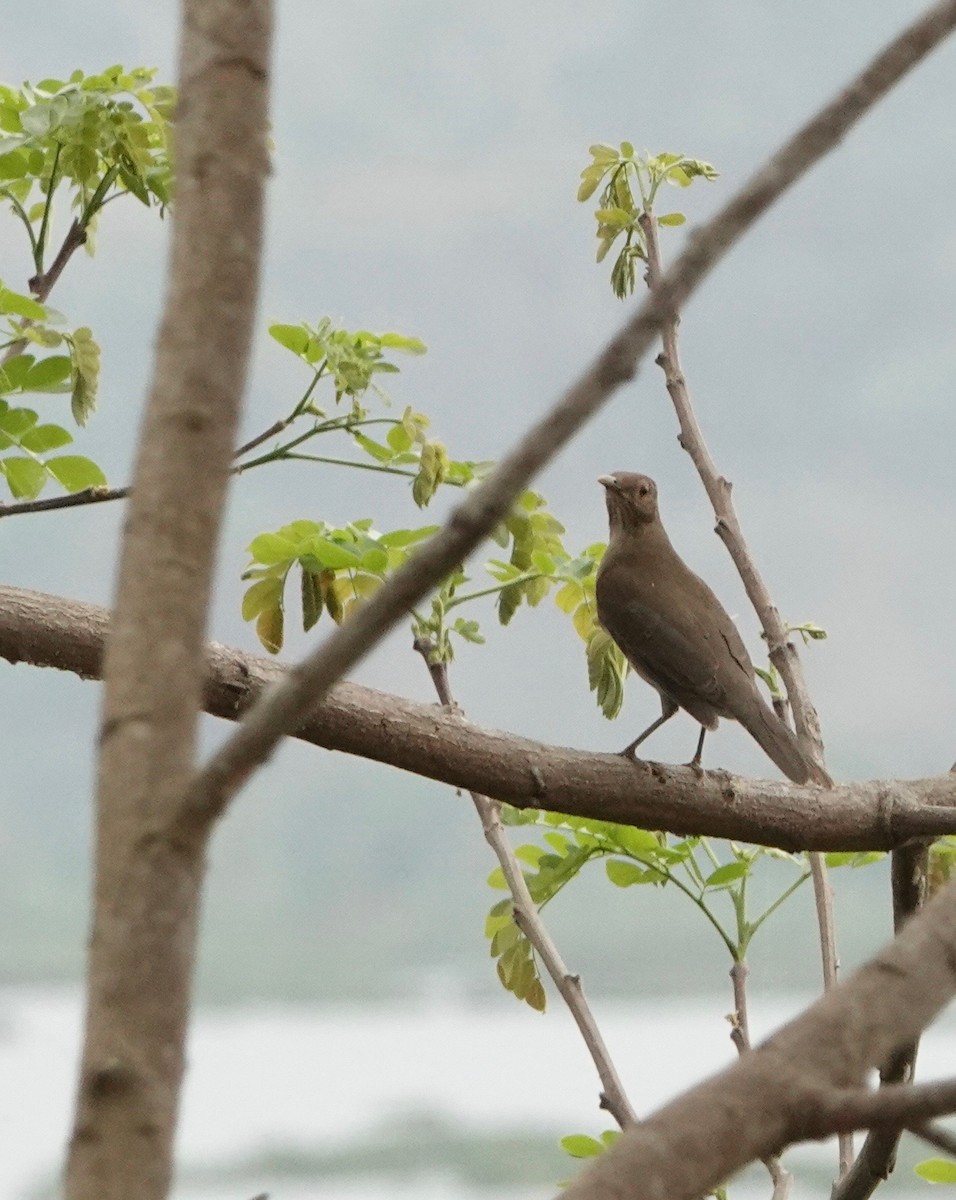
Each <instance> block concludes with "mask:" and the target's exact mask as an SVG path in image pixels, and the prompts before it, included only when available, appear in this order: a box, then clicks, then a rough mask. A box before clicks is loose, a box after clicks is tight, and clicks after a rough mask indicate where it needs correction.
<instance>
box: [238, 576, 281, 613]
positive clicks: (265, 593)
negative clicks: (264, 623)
mask: <svg viewBox="0 0 956 1200" xmlns="http://www.w3.org/2000/svg"><path fill="white" fill-rule="evenodd" d="M284 587H285V577H284V576H281V575H270V576H268V577H267V578H265V579H259V580H257V581H256V582H255V583H254V584H253V585H252V587H250V588H247V589H246V592H245V595H244V596H243V597H242V619H243V620H244V621H254V620H255V619H256V617H258V616H259V614H260V613H261V612H264V611H265V610H266V609H267V608H277V607H279V606H280V605H281V603H282V591H283V588H284Z"/></svg>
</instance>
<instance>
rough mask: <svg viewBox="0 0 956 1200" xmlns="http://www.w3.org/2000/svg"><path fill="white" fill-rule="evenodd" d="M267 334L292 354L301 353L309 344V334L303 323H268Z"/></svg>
mask: <svg viewBox="0 0 956 1200" xmlns="http://www.w3.org/2000/svg"><path fill="white" fill-rule="evenodd" d="M269 336H270V337H272V338H273V339H274V340H275V341H277V342H278V343H279V345H280V346H285V348H286V350H291V351H292V353H293V354H298V355H300V356H301V355H303V354H304V353H305V349H306V347H307V346H308V344H309V338H310V334H309V331H308V330H307V329H306V328H305V326H304V325H278V324H276V325H270V326H269Z"/></svg>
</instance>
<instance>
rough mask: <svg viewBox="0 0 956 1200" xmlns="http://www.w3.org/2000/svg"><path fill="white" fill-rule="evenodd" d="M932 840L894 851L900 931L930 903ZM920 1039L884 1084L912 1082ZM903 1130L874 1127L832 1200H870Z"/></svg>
mask: <svg viewBox="0 0 956 1200" xmlns="http://www.w3.org/2000/svg"><path fill="white" fill-rule="evenodd" d="M928 853H929V852H928V843H926V842H912V843H910V844H908V845H905V846H900V847H899V848H898V849H896V850H894V851H893V860H892V871H891V880H892V886H893V928H894V929H895V930H896V932H897V933H899V931H900V930H901V929H902V928H903V926H904V925H905V924H906V922H907V921H908V920H909V919H910V917H911V916H913V915H914V914H915V913H917V912H919V911H920V909H921V908H922V907H923V905H924V904H925V903H926V892H927V877H926V875H927V865H928ZM918 1048H919V1042H918V1041H914V1042H909V1043H907V1044H906V1045H905V1046H900V1047H899V1049H897V1050H896V1051H895V1052H894V1053H893V1054H892V1055H891V1057H890V1059H889V1061H887V1062H885V1063H883V1065H882V1066H881V1068H880V1087H881V1088H882V1087H887V1086H889V1085H891V1084H899V1083H909V1082H911V1080H912V1078H913V1072H914V1070H915V1068H916V1053H917V1050H918ZM900 1133H901V1130H900V1129H898V1128H892V1127H890V1128H887V1127H885V1126H884V1127H881V1128H878V1129H871V1130H870V1132H869V1133H868V1134H867V1135H866V1140H865V1141H864V1142H863V1145H862V1147H861V1148H860V1153H859V1154H858V1155H857V1157H856V1161H855V1162H854V1163H853V1166H852V1167H851V1168H850V1170H849V1171H848V1172H847V1174H846V1175H844V1176H843V1178H842V1179H841V1180H840V1181H839V1183H838V1184H837V1186H836V1187H835V1188H834V1190H833V1196H832V1197H831V1200H867V1197H869V1196H872V1194H873V1193H874V1191H876V1189H877V1188H878V1187H879V1185H880V1184H881V1183H882V1182H883V1181H884V1180H885V1179H887V1178H888V1177H889V1175H890V1174H891V1172H892V1171H893V1170H894V1168H895V1167H896V1150H897V1147H898V1145H899V1140H900Z"/></svg>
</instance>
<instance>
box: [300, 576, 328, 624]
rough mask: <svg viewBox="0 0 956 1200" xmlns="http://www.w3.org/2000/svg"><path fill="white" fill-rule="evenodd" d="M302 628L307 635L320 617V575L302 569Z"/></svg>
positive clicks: (321, 606)
mask: <svg viewBox="0 0 956 1200" xmlns="http://www.w3.org/2000/svg"><path fill="white" fill-rule="evenodd" d="M301 592H302V628H303V630H304V631H305V632H306V633H308V632H309V630H310V629H311V628H312V626H313V625H314V624H315V623H316V621H318V619H319V617H321V616H322V608H323V602H322V573H321V572H320V571H307V570H306V569H305V567H303V568H302V587H301Z"/></svg>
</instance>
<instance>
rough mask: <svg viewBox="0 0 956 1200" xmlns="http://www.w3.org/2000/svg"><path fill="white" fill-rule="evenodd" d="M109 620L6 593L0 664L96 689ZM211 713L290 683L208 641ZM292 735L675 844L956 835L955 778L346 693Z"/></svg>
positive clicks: (69, 605) (826, 845) (831, 846)
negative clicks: (693, 748) (559, 730)
mask: <svg viewBox="0 0 956 1200" xmlns="http://www.w3.org/2000/svg"><path fill="white" fill-rule="evenodd" d="M108 621H109V613H108V612H107V610H106V609H104V608H98V607H96V606H95V605H91V604H83V603H81V602H80V601H76V600H59V599H57V597H55V596H50V595H44V594H42V593H39V592H28V591H21V590H19V589H16V588H9V587H0V658H5V659H7V660H8V661H10V662H13V663H16V662H24V663H30V664H32V665H34V666H47V667H57V668H59V669H61V670H65V671H71V672H73V673H74V674H76V675H80V676H82V677H83V678H85V679H98V678H100V673H101V660H102V647H103V642H104V638H105V634H106V628H107V624H108ZM206 662H207V665H208V674H207V680H206V691H205V699H204V705H205V708H206V711H207V712H210V713H213V714H214V715H216V716H219V717H225V718H227V719H228V720H232V721H235V720H238V719H239V718H240V717H241V716H242V714H243V712H245V711H246V709H247V708H248V707H249V706H250V705H251V704H252V703H253V702H254V701H255V700H256V699H257V698H258V696H259V695H260V694H261V693H262V692H263V691H264V690H265V689H266V688H267V687H268V686H269V685H270V684H274V683H275V682H276V680H277V679H279V678H281V676H282V675H283V674H284V673H285V668H283V667H282V666H281V665H279V664H278V663H276V662H275V661H274V660H272V659H265V658H261V657H259V656H257V655H252V654H244V653H242V652H241V651H239V650H235V649H232V648H230V647H228V646H222V645H219V644H217V643H212V644H210V645H209V646H207V648H206ZM294 736H295V737H297V738H300V739H302V740H303V741H307V742H311V743H313V744H314V745H316V746H322V747H325V748H326V749H329V750H341V751H344V752H345V753H347V754H355V755H359V756H360V757H362V758H369V759H373V760H374V761H376V762H383V763H388V764H389V765H391V766H395V767H401V768H402V770H405V771H412V772H414V773H415V774H417V775H423V776H425V777H427V778H429V779H437V780H439V781H441V782H443V783H448V784H451V785H452V786H454V787H460V788H467V789H469V790H472V791H479V792H481V793H482V794H484V795H487V796H491V797H493V798H494V799H496V800H504V801H507V802H508V803H510V804H514V805H516V806H517V807H519V808H549V809H554V810H556V811H558V812H567V813H571V814H573V815H577V816H583V817H595V818H597V819H599V820H606V821H622V822H624V823H626V824H630V825H637V826H639V827H642V828H648V829H666V830H669V831H670V832H672V833H678V834H692V833H698V834H704V835H707V836H712V837H728V838H734V839H736V840H738V841H744V842H756V843H760V844H763V845H768V846H779V847H780V848H782V849H786V850H800V849H814V850H888V849H892V848H893V847H894V846H899V845H901V844H903V843H904V842H906V841H907V840H908V839H910V838H914V837H919V836H936V835H942V834H944V833H952V832H954V831H956V775H954V774H951V773H947V774H946V775H941V776H938V777H935V778H929V779H916V780H873V781H869V782H866V783H851V784H841V785H840V786H838V787H835V788H834V789H833V790H832V791H822V790H821V789H820V788H817V787H812V786H804V787H798V786H797V785H796V784H792V783H788V782H784V781H770V780H751V779H743V778H740V777H739V776H735V775H730V774H728V773H727V772H725V771H705V772H704V773H703V774H702V775H701V776H698V775H697V774H696V773H695V772H694V771H692V770H690V769H689V768H687V767H683V766H667V765H665V764H663V763H651V762H637V763H633V762H628V761H626V760H625V759H623V758H621V757H620V755H617V754H593V753H589V752H587V751H585V750H572V749H568V748H566V747H562V746H549V745H545V744H544V743H541V742H534V741H531V740H529V739H527V738H521V737H516V736H515V735H514V734H510V733H503V732H500V731H498V730H491V729H482V728H480V727H479V726H477V725H473V724H471V722H469V721H466V720H465V719H463V718H462V717H460V716H456V715H453V714H449V713H446V712H444V711H443V710H442V709H441V708H439V707H438V706H436V705H430V704H419V703H416V702H415V701H413V700H406V699H404V698H403V697H401V696H391V695H388V694H387V693H385V692H379V691H375V690H373V689H372V688H365V687H360V686H359V685H358V684H354V683H340V684H338V685H337V686H336V687H335V688H334V690H333V691H332V692H331V694H330V695H329V696H328V697H327V698H326V699H325V700H324V701H323V702H322V703H321V704H318V705H316V706H315V707H314V708H313V709H312V711H311V712H310V713H308V714H307V716H306V717H305V718H304V720H302V721H301V722H300V724H299V727H298V729H296V731H295V734H294Z"/></svg>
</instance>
